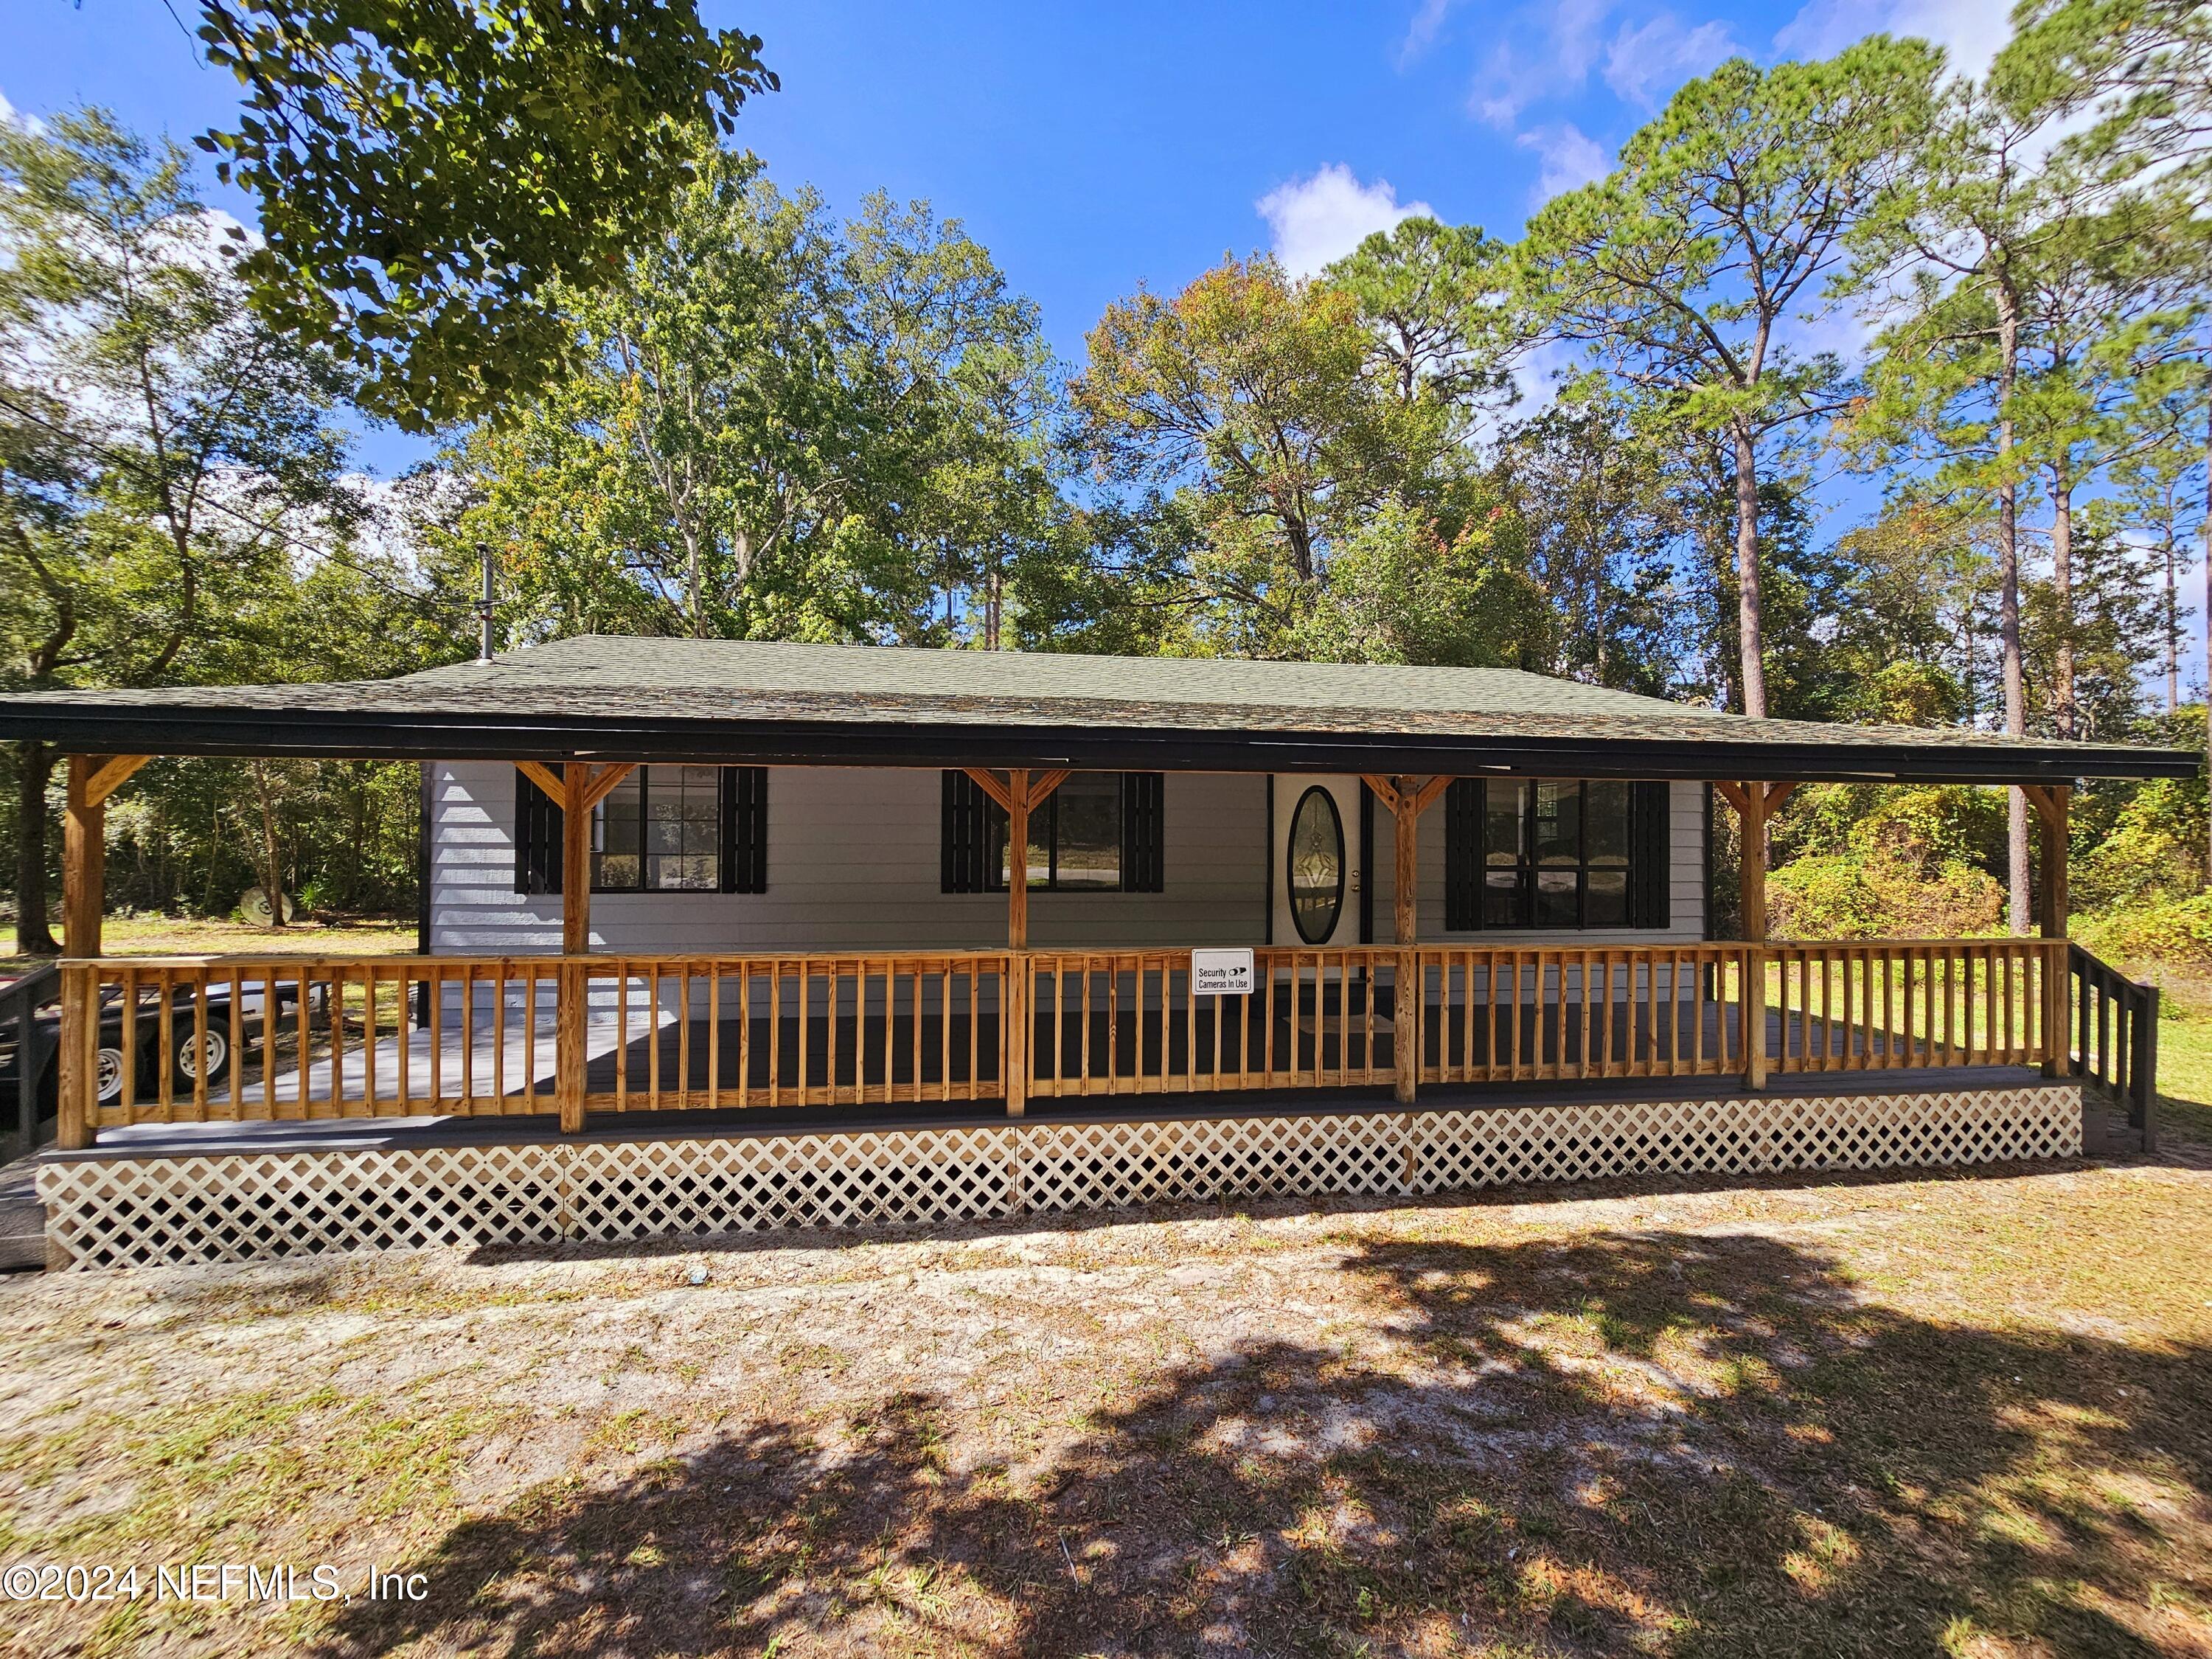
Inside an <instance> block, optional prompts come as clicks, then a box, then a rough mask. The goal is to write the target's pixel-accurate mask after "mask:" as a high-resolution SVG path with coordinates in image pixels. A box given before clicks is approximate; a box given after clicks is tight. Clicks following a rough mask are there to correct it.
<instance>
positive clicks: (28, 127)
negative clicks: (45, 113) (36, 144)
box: [0, 92, 46, 138]
mask: <svg viewBox="0 0 2212 1659" xmlns="http://www.w3.org/2000/svg"><path fill="white" fill-rule="evenodd" d="M0 126H10V127H13V126H20V127H21V128H22V129H23V131H26V132H27V133H29V134H30V135H31V136H32V137H34V138H35V137H38V136H39V135H40V133H42V132H44V131H46V123H45V122H44V121H41V120H40V119H39V118H38V117H37V116H35V115H26V114H24V113H23V112H22V111H21V110H19V109H17V108H16V107H15V106H14V105H13V104H11V103H9V101H8V94H6V93H4V92H0Z"/></svg>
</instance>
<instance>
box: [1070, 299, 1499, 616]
mask: <svg viewBox="0 0 2212 1659" xmlns="http://www.w3.org/2000/svg"><path fill="white" fill-rule="evenodd" d="M1089 343H1090V360H1089V362H1088V364H1087V366H1086V367H1085V370H1084V372H1083V373H1082V374H1080V375H1079V376H1078V377H1077V378H1076V379H1075V380H1074V381H1073V383H1072V384H1071V386H1070V387H1069V398H1070V402H1071V404H1072V405H1073V415H1074V422H1073V438H1072V441H1073V443H1074V445H1075V447H1077V449H1078V451H1079V453H1081V454H1083V455H1084V456H1085V458H1086V459H1088V460H1089V461H1090V462H1091V465H1092V466H1093V467H1094V468H1095V469H1096V471H1097V475H1098V477H1099V478H1100V479H1101V481H1102V482H1103V483H1109V484H1122V485H1129V486H1135V487H1137V488H1139V489H1145V490H1148V491H1150V492H1152V495H1151V499H1152V504H1153V507H1152V510H1155V511H1158V510H1163V509H1164V508H1165V507H1166V506H1167V504H1168V503H1170V502H1172V503H1174V504H1175V505H1174V511H1175V512H1176V514H1177V521H1178V523H1179V524H1180V525H1181V526H1183V527H1184V528H1185V529H1187V530H1188V532H1189V547H1190V560H1189V564H1188V580H1189V581H1190V583H1191V585H1192V587H1193V589H1194V593H1193V605H1194V607H1195V608H1196V610H1197V611H1200V612H1201V613H1202V614H1203V617H1204V618H1205V620H1204V622H1203V623H1202V625H1201V629H1200V631H1201V632H1202V633H1203V634H1204V635H1206V641H1207V648H1209V649H1212V650H1218V651H1222V652H1225V653H1230V654H1237V655H1257V656H1281V655H1285V654H1295V653H1297V651H1299V650H1300V649H1314V648H1319V647H1316V645H1315V644H1314V641H1315V640H1316V638H1320V637H1327V638H1331V639H1341V638H1345V637H1349V636H1350V635H1346V633H1345V632H1344V631H1343V627H1342V626H1340V623H1332V622H1328V621H1325V620H1318V619H1317V618H1316V610H1317V608H1318V609H1320V610H1326V609H1327V608H1328V606H1330V605H1333V604H1334V603H1336V602H1337V601H1338V600H1339V599H1342V598H1343V597H1344V596H1343V595H1342V594H1333V593H1332V592H1331V582H1332V580H1333V578H1332V575H1331V569H1330V567H1331V563H1332V560H1333V557H1334V552H1335V550H1336V549H1337V547H1338V546H1339V544H1341V543H1343V542H1345V541H1346V540H1347V539H1348V538H1352V537H1354V536H1357V535H1361V534H1364V533H1367V532H1370V531H1372V529H1373V527H1374V526H1375V525H1376V522H1377V521H1378V519H1379V518H1380V517H1381V516H1382V515H1384V514H1385V513H1390V514H1391V516H1390V520H1389V521H1390V523H1391V524H1392V525H1393V526H1395V530H1394V532H1392V533H1394V534H1395V533H1397V532H1405V533H1407V534H1410V535H1413V537H1414V538H1415V541H1416V543H1417V544H1419V545H1424V546H1425V545H1428V544H1430V542H1431V538H1435V540H1436V541H1437V543H1438V544H1441V545H1443V546H1446V547H1449V546H1454V545H1458V544H1460V540H1461V537H1462V532H1464V530H1465V529H1466V527H1467V526H1468V525H1469V524H1470V523H1472V522H1475V521H1477V520H1480V519H1481V518H1483V517H1484V516H1485V515H1486V514H1487V513H1488V512H1489V511H1490V508H1491V506H1492V503H1491V502H1490V501H1488V500H1487V499H1486V490H1485V489H1484V487H1483V486H1482V484H1481V483H1480V479H1479V478H1478V477H1476V476H1475V474H1474V471H1473V470H1472V469H1471V468H1470V467H1469V466H1468V465H1467V462H1466V458H1465V457H1464V455H1463V454H1462V453H1460V452H1459V451H1458V450H1457V448H1456V447H1455V445H1454V444H1453V443H1452V441H1451V431H1450V428H1451V425H1452V422H1453V418H1454V416H1453V414H1452V411H1451V410H1449V409H1448V408H1447V407H1445V405H1444V404H1442V403H1441V402H1440V401H1439V400H1438V399H1437V398H1436V397H1435V396H1433V395H1431V393H1429V392H1425V391H1424V392H1421V393H1419V395H1417V396H1416V397H1415V398H1413V401H1412V402H1411V403H1407V402H1405V401H1403V400H1401V398H1400V397H1399V396H1398V393H1397V390H1396V386H1395V382H1394V381H1393V380H1390V379H1388V378H1386V377H1385V376H1383V375H1380V374H1370V356H1371V354H1372V353H1373V352H1374V350H1375V349H1376V344H1375V338H1374V337H1373V336H1372V335H1371V334H1370V331H1369V329H1368V327H1367V325H1366V324H1365V322H1364V320H1363V319H1362V316H1361V313H1360V311H1359V307H1358V302H1357V301H1356V300H1355V299H1354V297H1353V296H1352V294H1351V293H1349V292H1348V291H1347V290H1346V289H1342V288H1340V287H1337V286H1334V285H1332V284H1329V283H1301V284H1295V285H1294V284H1292V283H1289V282H1287V281H1285V278H1284V276H1283V273H1282V271H1281V270H1280V268H1279V267H1278V266H1277V265H1276V264H1275V263H1274V262H1273V260H1271V259H1267V258H1254V259H1252V260H1249V261H1239V260H1237V259H1234V258H1231V259H1228V260H1225V262H1224V263H1223V264H1220V265H1218V266H1217V267H1216V268H1215V269H1213V270H1210V271H1207V272H1206V273H1205V274H1204V275H1203V276H1200V277H1199V278H1198V279H1197V280H1196V281H1195V282H1194V283H1191V284H1190V286H1189V287H1188V288H1187V289H1184V290H1183V291H1182V293H1181V294H1179V295H1176V296H1175V297H1174V298H1173V299H1163V298H1161V297H1160V296H1158V295H1153V294H1150V293H1147V292H1144V291H1142V290H1140V291H1139V293H1137V294H1136V295H1133V297H1131V298H1129V299H1127V300H1124V301H1117V302H1116V303H1115V304H1114V305H1112V306H1109V307H1108V308H1107V311H1106V314H1105V315H1104V317H1103V318H1102V319H1100V321H1099V323H1098V325H1097V327H1096V328H1094V329H1093V330H1092V331H1091V336H1090V342H1089ZM1423 519H1425V520H1426V521H1427V522H1426V524H1425V527H1421V528H1419V529H1416V528H1415V527H1414V526H1415V522H1416V520H1423ZM1354 568H1357V569H1359V570H1364V571H1366V572H1368V573H1370V574H1378V573H1380V572H1383V571H1384V570H1393V569H1395V570H1405V569H1407V565H1406V564H1405V563H1404V562H1403V561H1402V560H1401V558H1400V557H1398V556H1395V555H1392V556H1384V555H1383V554H1381V553H1380V552H1379V551H1378V550H1376V547H1375V546H1374V544H1372V543H1371V542H1370V544H1368V552H1367V556H1364V557H1363V558H1362V559H1361V560H1360V561H1358V562H1356V564H1355V566H1353V567H1347V568H1346V572H1345V575H1346V578H1347V579H1348V578H1349V577H1350V575H1351V574H1352V570H1353V569H1354ZM1371 597H1372V596H1370V598H1371ZM1394 603H1395V602H1394ZM1386 608H1387V607H1386ZM1316 627H1318V628H1319V629H1321V630H1322V633H1321V634H1320V635H1316V634H1315V633H1314V631H1313V630H1314V629H1316ZM1360 632H1361V630H1360V629H1352V634H1358V633H1360ZM1457 648H1460V647H1455V649H1457ZM1467 648H1474V647H1467Z"/></svg>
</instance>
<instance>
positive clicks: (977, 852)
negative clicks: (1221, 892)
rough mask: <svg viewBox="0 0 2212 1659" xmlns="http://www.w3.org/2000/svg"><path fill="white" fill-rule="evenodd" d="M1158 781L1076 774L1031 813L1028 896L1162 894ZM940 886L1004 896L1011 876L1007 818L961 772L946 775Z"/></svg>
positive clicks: (1148, 775) (1154, 776)
mask: <svg viewBox="0 0 2212 1659" xmlns="http://www.w3.org/2000/svg"><path fill="white" fill-rule="evenodd" d="M1161 782H1162V780H1161V776H1160V775H1159V774H1158V772H1077V773H1075V774H1073V775H1071V776H1070V777H1069V778H1068V779H1067V780H1066V781H1065V782H1064V783H1062V784H1061V785H1060V787H1059V788H1057V789H1055V790H1054V791H1053V792H1052V793H1051V794H1049V795H1048V796H1047V797H1046V798H1045V799H1044V802H1043V804H1042V805H1040V806H1038V807H1037V809H1036V811H1033V812H1031V813H1030V846H1029V876H1030V891H1031V892H1072V893H1084V892H1089V893H1157V892H1158V891H1160V890H1161V876H1162V865H1163V859H1162V848H1163V838H1162V824H1161V816H1160V795H1161ZM943 862H944V869H943V887H944V890H945V891H946V892H948V893H1003V892H1005V891H1006V883H1007V882H1008V880H1009V879H1010V878H1011V877H1012V871H1013V860H1012V849H1011V848H1009V847H1008V846H1007V837H1006V811H1005V809H1003V808H1002V807H1000V805H998V804H997V803H996V802H995V801H994V800H993V799H991V798H990V797H989V796H988V795H987V794H985V793H983V791H982V789H981V787H980V786H979V785H978V784H977V783H976V782H975V780H974V779H973V778H971V777H969V775H967V774H966V773H965V772H947V773H946V774H945V803H944V823H943Z"/></svg>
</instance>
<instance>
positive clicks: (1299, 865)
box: [1284, 785, 1344, 945]
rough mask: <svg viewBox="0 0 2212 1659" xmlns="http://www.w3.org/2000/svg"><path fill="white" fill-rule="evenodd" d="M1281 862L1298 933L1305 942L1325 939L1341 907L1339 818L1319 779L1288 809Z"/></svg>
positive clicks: (1341, 822)
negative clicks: (1287, 832)
mask: <svg viewBox="0 0 2212 1659" xmlns="http://www.w3.org/2000/svg"><path fill="white" fill-rule="evenodd" d="M1284 868H1285V872H1286V873H1287V875H1288V877H1289V880H1290V884H1291V921H1292V922H1293V923H1294V924H1296V926H1297V930H1298V937H1299V938H1300V939H1304V941H1305V942H1306V943H1307V944H1308V945H1320V944H1322V943H1325V942H1326V941H1327V940H1328V937H1329V935H1330V934H1332V933H1334V932H1335V931H1336V919H1337V916H1338V915H1339V914H1340V912H1341V911H1342V910H1343V908H1344V819H1343V817H1341V815H1340V814H1339V813H1338V811H1337V810H1336V799H1335V797H1334V796H1333V795H1331V794H1330V793H1329V792H1328V790H1327V789H1326V788H1324V787H1321V786H1319V785H1316V786H1315V787H1313V788H1311V789H1309V790H1307V791H1306V792H1305V793H1304V794H1303V795H1301V796H1300V797H1299V798H1298V805H1297V811H1295V812H1293V813H1291V842H1290V852H1289V856H1288V857H1287V858H1286V859H1285V860H1284Z"/></svg>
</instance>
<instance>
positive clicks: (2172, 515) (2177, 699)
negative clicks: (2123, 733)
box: [2113, 411, 2205, 714]
mask: <svg viewBox="0 0 2212 1659" xmlns="http://www.w3.org/2000/svg"><path fill="white" fill-rule="evenodd" d="M2177 414H2178V415H2179V411H2177ZM2201 420H2202V416H2201V415H2200V416H2199V421H2198V422H2190V423H2188V424H2185V421H2184V419H2182V418H2177V419H2176V421H2175V422H2174V424H2173V427H2172V430H2171V433H2170V435H2169V436H2168V438H2167V441H2164V442H2160V443H2155V444H2153V445H2150V446H2148V447H2146V448H2144V449H2142V451H2140V452H2139V453H2136V454H2133V455H2130V457H2129V458H2128V459H2126V460H2125V461H2124V462H2123V463H2122V464H2121V465H2118V466H2117V467H2115V468H2114V469H2113V477H2114V482H2115V483H2118V485H2119V487H2120V489H2121V491H2122V492H2123V493H2122V498H2121V511H2122V514H2123V516H2124V520H2125V522H2126V523H2127V524H2129V525H2130V526H2133V527H2135V528H2136V529H2137V530H2138V531H2140V532H2142V533H2143V534H2144V535H2146V536H2148V538H2149V539H2150V547H2151V550H2152V552H2153V554H2154V557H2155V561H2156V563H2157V566H2158V568H2159V572H2160V579H2161V580H2160V602H2159V611H2160V616H2159V629H2158V642H2159V650H2160V654H2161V656H2162V657H2163V658H2164V662H2163V664H2162V667H2163V669H2164V675H2165V680H2166V713H2167V714H2175V713H2177V712H2178V711H2179V708H2180V707H2181V653H2182V638H2183V629H2182V625H2181V619H2182V617H2183V616H2184V614H2185V611H2184V608H2183V606H2182V603H2181V588H2180V577H2181V574H2182V573H2183V572H2184V571H2185V570H2186V569H2187V568H2188V566H2189V555H2188V544H2189V541H2190V538H2191V537H2192V536H2194V535H2197V534H2198V533H2201V532H2202V529H2203V520H2204V517H2205V504H2204V480H2203V473H2204V464H2205V456H2204V451H2203V447H2202V446H2201V445H2198V444H2197V443H2195V442H2193V441H2191V435H2190V433H2189V430H2188V425H2189V424H2201Z"/></svg>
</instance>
